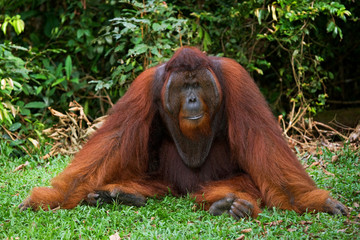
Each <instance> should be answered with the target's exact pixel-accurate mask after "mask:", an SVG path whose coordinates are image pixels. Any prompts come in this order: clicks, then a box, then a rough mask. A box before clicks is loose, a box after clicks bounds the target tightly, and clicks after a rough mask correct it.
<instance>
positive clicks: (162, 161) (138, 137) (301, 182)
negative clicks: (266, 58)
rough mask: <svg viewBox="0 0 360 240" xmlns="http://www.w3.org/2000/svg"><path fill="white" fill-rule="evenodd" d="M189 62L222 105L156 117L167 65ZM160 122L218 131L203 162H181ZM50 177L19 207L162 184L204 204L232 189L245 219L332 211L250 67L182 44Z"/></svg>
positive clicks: (177, 67)
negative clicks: (264, 211)
mask: <svg viewBox="0 0 360 240" xmlns="http://www.w3.org/2000/svg"><path fill="white" fill-rule="evenodd" d="M193 68H208V69H209V70H210V71H211V73H212V74H213V75H214V76H215V79H216V85H217V87H218V88H219V93H220V99H221V100H223V102H222V105H221V107H219V109H215V111H216V112H215V113H210V111H209V110H208V109H206V111H207V114H206V116H205V117H203V119H201V121H200V122H199V123H197V124H194V123H193V122H187V121H185V120H182V119H181V114H180V116H179V118H180V119H179V120H177V119H176V120H174V119H170V118H166V119H164V118H162V117H161V116H162V115H161V114H160V113H161V111H162V112H164V111H163V107H162V106H163V96H164V94H165V90H164V87H163V86H164V84H166V82H167V80H168V78H169V76H170V74H171V72H172V71H181V70H183V69H185V70H187V71H192V70H193ZM158 75H159V76H158ZM159 102H160V104H158V103H159ZM204 106H206V105H205V104H204ZM159 112H160V113H159ZM164 114H165V113H164ZM169 119H170V120H169ZM165 120H167V121H178V122H179V125H180V126H179V128H180V129H181V131H182V133H183V134H184V135H186V136H188V137H189V138H191V139H196V138H202V137H203V136H205V135H208V134H210V133H212V131H213V132H214V133H216V135H214V136H215V138H214V139H213V140H212V146H211V149H210V150H209V154H208V156H207V158H206V161H205V162H204V163H203V165H201V166H200V167H198V168H196V169H192V168H189V167H187V166H186V165H185V164H184V162H183V161H182V159H181V157H180V155H179V153H178V152H177V150H176V147H175V144H174V141H173V140H172V139H171V138H170V137H169V133H168V132H166V131H168V130H166V129H165V128H166V127H165V126H164V125H163V121H165ZM194 144H196V141H194ZM51 185H52V187H50V188H48V187H40V188H34V189H33V191H32V192H31V194H30V197H29V198H27V199H26V200H25V201H24V202H23V204H22V207H25V208H26V207H31V208H33V209H34V210H37V209H39V208H43V209H48V208H50V209H53V208H56V207H61V208H73V207H75V206H76V205H78V204H79V203H80V202H81V201H82V200H84V199H86V198H87V196H88V194H89V193H92V192H94V191H96V190H104V191H109V192H111V191H115V190H120V191H124V192H127V193H131V194H141V195H143V196H146V197H148V196H155V195H164V194H166V192H167V189H168V188H170V189H171V191H172V192H173V193H175V194H176V192H178V193H180V194H182V193H184V192H190V193H192V194H193V196H194V197H195V198H196V201H197V202H199V203H200V204H202V205H203V206H204V208H205V209H208V208H209V207H210V206H211V204H213V203H214V202H216V201H218V200H220V199H222V198H224V197H225V196H226V195H227V194H228V193H233V194H235V195H236V196H237V197H238V198H239V199H244V200H247V201H249V202H250V203H252V205H253V206H254V210H253V213H252V216H253V217H256V216H257V215H258V213H259V212H260V211H261V210H260V207H262V206H264V205H266V206H269V207H273V206H275V207H279V208H282V209H291V210H294V211H296V212H299V213H302V212H305V211H307V210H310V211H313V210H315V211H328V212H335V211H334V208H336V207H338V206H337V205H336V204H337V203H338V202H336V201H335V200H333V199H332V198H330V197H329V193H328V192H327V191H324V190H320V189H318V188H317V187H316V185H315V183H314V182H313V180H312V179H311V178H310V177H309V175H308V174H307V173H306V172H305V170H304V169H303V167H302V166H301V164H300V163H299V161H298V160H297V159H296V156H295V154H294V153H293V152H292V151H291V150H290V148H289V147H288V146H287V143H286V142H285V140H284V139H283V137H282V135H281V131H280V130H279V128H278V126H277V122H276V121H275V118H274V116H273V115H272V113H271V111H270V110H269V108H268V106H267V103H266V101H265V99H264V98H263V97H262V95H261V93H260V91H259V89H258V88H257V86H256V85H255V83H254V81H253V80H252V79H251V78H250V76H249V74H248V73H247V72H246V71H245V70H244V69H243V68H242V67H241V66H240V65H239V64H238V63H236V62H235V61H233V60H231V59H227V58H215V57H207V56H206V55H204V54H202V53H201V52H200V51H199V50H197V49H194V48H182V49H180V50H179V51H177V52H176V53H175V54H174V57H173V58H172V59H171V60H170V61H169V62H168V63H166V64H165V65H160V66H157V67H154V68H151V69H148V70H146V71H145V72H143V73H142V74H140V76H139V77H138V78H137V79H136V80H135V81H134V82H133V83H132V85H131V87H130V89H129V90H128V92H127V93H126V94H125V95H124V96H123V97H122V98H121V99H120V100H119V101H118V102H117V104H116V105H115V106H114V107H113V109H112V110H111V112H110V115H109V117H108V118H107V120H106V122H105V123H104V125H103V127H101V128H100V129H99V130H98V131H97V132H96V133H95V134H94V135H93V136H92V137H91V139H90V140H89V141H88V143H86V144H85V146H84V147H83V149H82V150H81V151H80V152H79V153H78V154H76V156H75V158H74V159H73V161H72V162H71V163H70V164H69V166H68V167H67V168H66V169H65V170H64V171H63V172H62V173H61V174H60V175H59V176H57V177H55V178H54V179H53V180H52V182H51Z"/></svg>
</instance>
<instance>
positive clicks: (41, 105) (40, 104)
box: [25, 102, 46, 108]
mask: <svg viewBox="0 0 360 240" xmlns="http://www.w3.org/2000/svg"><path fill="white" fill-rule="evenodd" d="M45 107H46V104H45V103H44V102H29V103H28V104H26V105H25V108H45Z"/></svg>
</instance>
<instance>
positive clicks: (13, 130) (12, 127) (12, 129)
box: [9, 122, 21, 132]
mask: <svg viewBox="0 0 360 240" xmlns="http://www.w3.org/2000/svg"><path fill="white" fill-rule="evenodd" d="M20 127H21V123H19V122H16V123H14V124H12V125H11V126H10V128H9V130H10V131H11V132H15V131H16V130H18V129H19V128H20Z"/></svg>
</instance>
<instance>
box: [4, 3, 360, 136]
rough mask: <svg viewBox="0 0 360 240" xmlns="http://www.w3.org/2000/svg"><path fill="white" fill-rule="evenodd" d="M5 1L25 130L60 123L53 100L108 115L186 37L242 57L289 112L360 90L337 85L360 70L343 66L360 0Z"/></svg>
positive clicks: (7, 95) (354, 40) (10, 75)
mask: <svg viewBox="0 0 360 240" xmlns="http://www.w3.org/2000/svg"><path fill="white" fill-rule="evenodd" d="M0 4H3V5H4V6H6V8H4V11H3V12H1V15H0V23H1V29H2V33H0V34H2V35H3V36H4V39H5V40H4V41H3V42H1V45H0V51H1V52H0V58H1V59H0V61H1V62H0V77H1V78H0V80H1V89H0V97H1V104H0V114H1V115H0V121H1V123H2V124H4V127H6V128H10V127H11V126H12V125H13V124H15V125H14V126H12V127H11V129H12V130H13V131H15V132H14V133H19V132H20V133H24V134H25V133H26V132H28V130H27V128H29V129H31V127H32V126H31V127H30V126H27V125H28V124H29V123H31V124H33V123H35V122H42V123H44V124H51V123H52V122H51V119H50V118H49V113H48V112H47V111H46V108H47V107H49V106H51V107H52V108H54V109H57V110H60V111H62V112H64V111H66V110H67V108H68V103H69V102H71V101H72V100H76V101H78V102H79V103H80V104H81V105H83V106H84V107H85V113H86V114H89V115H90V116H92V117H97V116H100V115H103V114H105V113H106V110H107V108H109V107H110V105H111V103H113V102H115V101H116V100H117V99H118V98H119V97H120V96H122V95H123V94H124V92H125V91H126V90H127V88H128V85H129V84H130V83H131V82H132V80H133V79H134V78H135V77H136V76H138V74H139V73H140V72H142V71H144V70H145V69H146V68H148V67H151V66H154V65H156V64H158V63H160V62H164V61H166V60H168V58H169V57H170V56H171V55H172V54H173V52H174V50H176V49H177V48H178V47H180V46H182V45H192V46H198V47H200V48H201V49H202V50H205V51H207V52H208V54H209V55H217V56H225V57H230V58H234V59H236V60H237V61H238V62H240V63H241V64H242V65H244V66H245V68H246V69H247V70H248V71H250V73H251V74H252V76H253V77H254V78H255V80H256V82H257V83H258V84H259V85H260V88H261V90H262V92H263V93H264V94H265V96H266V98H267V99H268V101H269V102H270V104H271V105H272V107H273V109H274V111H275V112H276V113H282V114H285V113H286V112H288V111H289V106H290V104H289V102H290V101H292V102H295V103H296V104H297V106H298V107H303V108H307V109H308V111H309V113H316V112H318V111H319V110H321V109H322V108H323V107H324V106H326V104H327V99H328V98H329V97H331V96H338V95H341V96H350V97H348V98H349V99H352V100H354V98H356V94H347V93H348V92H349V91H350V90H354V89H355V91H354V92H355V93H356V91H360V90H359V88H358V87H356V86H357V85H356V84H353V86H354V87H353V88H351V87H350V88H349V87H346V85H345V84H343V85H336V84H335V82H336V81H339V77H341V78H345V77H347V78H350V79H351V78H353V79H355V81H356V79H357V78H356V77H357V76H358V75H359V74H360V72H358V71H360V70H356V69H355V70H350V69H347V70H346V71H342V70H341V69H340V67H344V66H354V65H356V64H357V62H356V61H355V58H349V59H348V60H346V62H345V60H343V59H345V57H346V56H351V55H352V54H354V55H356V56H357V55H359V54H360V52H359V50H358V49H359V48H356V46H357V45H358V44H359V43H360V40H359V39H360V36H359V35H360V31H357V30H358V29H359V28H358V27H357V26H358V25H356V23H357V22H358V18H357V15H358V14H359V11H358V9H359V8H358V6H359V5H358V3H354V2H351V1H340V0H335V1H330V0H322V1H308V0H300V1H291V0H277V1H272V2H269V1H264V0H256V1H255V0H252V1H228V0H227V1H214V0H210V1H203V2H201V3H200V2H198V3H197V4H194V1H192V0H185V1H176V0H169V1H166V2H164V1H160V0H152V1H130V2H129V1H114V0H111V1H107V2H104V1H101V0H94V1H70V0H66V1H62V2H48V1H27V0H25V1H16V2H11V4H10V3H9V1H7V2H1V3H0ZM25 25H26V29H24V26H25ZM20 32H21V34H20V35H19V33H20ZM339 44H342V45H341V46H342V47H341V48H339V47H338V45H339ZM344 49H346V52H345V53H342V51H345V50H344ZM329 60H331V62H329ZM339 61H341V64H338V62H339ZM337 65H340V67H339V69H337V68H334V67H332V66H337ZM329 66H330V67H329ZM350 75H351V76H350ZM89 106H91V107H89ZM40 129H41V128H40ZM22 130H23V132H21V131H22ZM5 135H6V134H5Z"/></svg>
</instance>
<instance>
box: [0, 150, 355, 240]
mask: <svg viewBox="0 0 360 240" xmlns="http://www.w3.org/2000/svg"><path fill="white" fill-rule="evenodd" d="M0 147H1V156H0V166H1V167H0V176H1V178H0V194H1V195H0V239H11V238H12V239H80V238H82V239H109V237H110V236H111V235H113V234H115V233H118V234H119V236H120V237H121V238H122V239H123V238H131V239H236V238H238V237H240V236H241V235H244V236H245V238H247V239H263V238H267V239H279V238H280V239H312V238H320V239H360V225H359V218H357V216H358V217H359V216H360V215H359V212H360V208H359V206H358V205H359V204H360V166H359V164H360V162H359V155H360V153H359V152H354V151H351V150H350V149H349V148H348V147H344V148H343V149H342V150H341V151H339V152H337V153H335V154H337V155H338V156H339V159H338V161H337V162H335V163H332V162H331V158H332V156H333V154H334V153H331V152H329V151H327V150H326V149H323V154H322V155H319V156H310V157H309V158H308V160H307V162H306V163H307V164H308V165H309V164H311V163H312V162H313V161H315V159H316V158H317V161H319V160H320V161H321V162H322V163H323V164H326V163H328V165H327V167H326V170H327V171H329V172H330V173H333V174H334V176H332V175H326V174H325V173H324V171H323V170H322V169H321V168H320V167H319V166H315V167H312V168H310V169H308V172H309V173H310V174H311V175H312V177H313V178H314V180H315V181H316V182H317V184H318V185H319V187H321V188H324V189H328V190H330V191H331V192H332V195H333V196H334V197H335V198H337V199H339V200H340V201H341V202H343V203H344V204H346V205H347V206H348V207H351V214H350V216H349V217H343V216H331V215H328V214H326V213H317V214H312V213H306V214H303V215H298V214H296V213H294V212H292V211H282V210H277V209H265V210H264V212H263V213H262V214H261V215H260V216H259V217H258V219H243V220H240V221H235V220H234V219H232V218H231V217H229V216H226V215H223V216H220V217H214V216H211V215H210V214H208V213H207V212H205V211H201V210H195V209H194V205H195V204H194V202H193V201H192V200H191V199H189V198H187V197H184V198H175V197H172V196H166V197H164V198H162V199H149V200H148V202H147V204H146V206H145V207H140V208H137V207H128V206H121V205H115V204H108V205H103V206H99V207H90V206H86V205H82V206H78V207H76V208H75V209H72V210H58V211H55V212H45V211H39V212H32V211H30V210H29V211H25V212H20V211H19V210H18V209H17V205H18V204H20V203H21V202H22V200H23V199H24V198H25V197H26V196H27V195H28V193H29V191H30V190H31V189H32V188H33V187H35V186H46V185H49V182H50V179H51V178H52V177H54V176H55V175H56V174H58V173H59V172H60V171H62V169H63V168H64V167H65V166H66V165H67V164H68V162H69V160H70V158H68V157H54V158H51V159H50V160H48V161H44V160H41V159H40V158H38V157H36V156H35V157H33V158H30V157H29V156H24V157H9V156H11V155H12V152H11V148H10V147H8V146H7V145H5V144H4V143H2V144H0ZM26 161H29V165H28V166H27V167H26V168H25V169H23V170H19V171H15V172H13V170H14V169H15V168H16V167H17V166H19V165H20V164H23V163H25V162H26ZM48 162H49V163H48ZM244 230H245V231H244Z"/></svg>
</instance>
